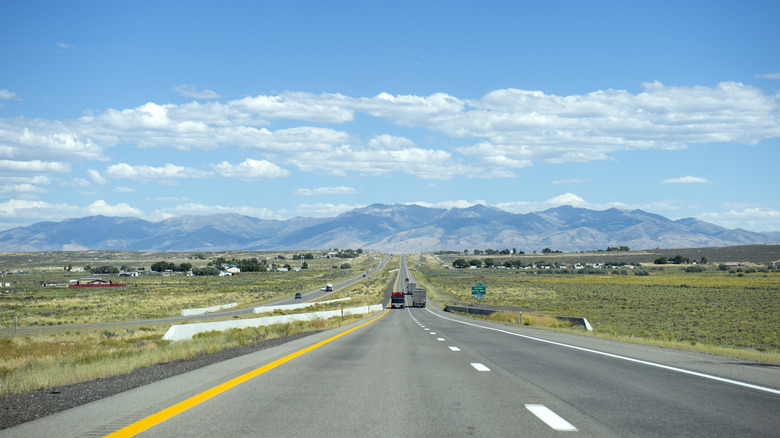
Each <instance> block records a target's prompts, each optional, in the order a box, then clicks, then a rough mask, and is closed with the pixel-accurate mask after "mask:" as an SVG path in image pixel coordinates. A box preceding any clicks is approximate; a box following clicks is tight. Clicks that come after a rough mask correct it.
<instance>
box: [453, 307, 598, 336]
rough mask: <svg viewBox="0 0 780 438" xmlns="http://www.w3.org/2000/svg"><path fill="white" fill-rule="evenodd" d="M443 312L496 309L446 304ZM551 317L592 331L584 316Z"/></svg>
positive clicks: (476, 312) (477, 312)
mask: <svg viewBox="0 0 780 438" xmlns="http://www.w3.org/2000/svg"><path fill="white" fill-rule="evenodd" d="M444 311H445V312H461V313H467V314H473V315H492V314H494V313H496V312H498V310H492V309H477V308H474V307H466V306H451V305H449V304H448V305H446V306H445V307H444ZM553 318H555V319H557V320H559V321H568V322H570V323H572V325H578V326H581V327H584V328H585V329H586V330H588V331H589V332H592V331H593V327H591V326H590V323H589V322H588V320H587V319H585V318H573V317H570V316H553Z"/></svg>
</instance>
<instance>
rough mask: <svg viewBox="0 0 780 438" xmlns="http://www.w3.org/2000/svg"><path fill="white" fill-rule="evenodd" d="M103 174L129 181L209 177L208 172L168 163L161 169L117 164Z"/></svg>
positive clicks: (109, 167)
mask: <svg viewBox="0 0 780 438" xmlns="http://www.w3.org/2000/svg"><path fill="white" fill-rule="evenodd" d="M104 174H105V176H107V177H109V178H114V179H131V180H136V181H149V180H171V179H181V178H204V177H207V176H210V175H211V174H210V173H208V172H203V171H200V170H197V169H193V168H190V167H184V166H177V165H175V164H170V163H168V164H166V165H165V166H162V167H153V166H146V165H141V166H133V165H130V164H127V163H119V164H113V165H111V166H108V168H106V171H105V172H104Z"/></svg>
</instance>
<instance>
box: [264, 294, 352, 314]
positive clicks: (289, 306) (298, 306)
mask: <svg viewBox="0 0 780 438" xmlns="http://www.w3.org/2000/svg"><path fill="white" fill-rule="evenodd" d="M351 299H352V297H346V298H337V299H335V300H328V301H318V302H314V303H300V304H279V305H277V306H260V307H255V308H254V309H253V310H252V313H268V312H273V311H274V310H277V309H279V310H292V309H303V308H305V307H311V306H316V305H317V304H326V303H335V302H338V301H349V300H351Z"/></svg>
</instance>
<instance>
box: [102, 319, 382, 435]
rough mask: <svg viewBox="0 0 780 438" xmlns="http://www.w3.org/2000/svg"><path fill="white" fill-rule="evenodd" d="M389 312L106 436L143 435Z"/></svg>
mask: <svg viewBox="0 0 780 438" xmlns="http://www.w3.org/2000/svg"><path fill="white" fill-rule="evenodd" d="M387 312H388V310H385V311H384V312H383V313H382V314H381V315H379V316H378V317H376V318H374V319H372V320H371V321H368V322H366V323H364V324H361V325H359V326H357V327H353V328H351V329H349V330H347V331H344V332H341V333H339V334H338V335H336V336H333V337H330V338H328V339H325V340H324V341H321V342H318V343H316V344H314V345H311V346H309V347H306V348H304V349H302V350H298V351H296V352H295V353H292V354H289V355H287V356H285V357H283V358H281V359H277V360H275V361H273V362H271V363H269V364H267V365H264V366H262V367H260V368H257V369H255V370H253V371H250V372H248V373H246V374H243V375H241V376H238V377H236V378H234V379H232V380H228V381H227V382H225V383H222V384H220V385H217V386H215V387H213V388H211V389H209V390H206V391H204V392H201V393H200V394H197V395H195V396H193V397H190V398H188V399H186V400H184V401H182V402H179V403H177V404H175V405H173V406H171V407H169V408H166V409H163V410H162V411H159V412H157V413H155V414H152V415H150V416H148V417H146V418H144V419H142V420H140V421H137V422H135V423H133V424H131V425H129V426H126V427H124V428H122V429H119V430H117V431H116V432H113V433H111V434H109V435H106V438H109V437H110V438H120V437H131V436H135V435H137V434H139V433H141V432H143V431H145V430H147V429H149V428H152V427H154V426H156V425H158V424H160V423H162V422H163V421H165V420H168V419H169V418H172V417H174V416H176V415H178V414H180V413H182V412H184V411H186V410H188V409H190V408H192V407H194V406H197V405H199V404H200V403H203V402H204V401H206V400H208V399H210V398H212V397H214V396H216V395H219V394H221V393H223V392H225V391H227V390H228V389H230V388H233V387H235V386H238V385H240V384H241V383H244V382H246V381H247V380H250V379H252V378H253V377H257V376H259V375H261V374H263V373H265V372H266V371H270V370H272V369H274V368H276V367H278V366H279V365H282V364H283V363H285V362H288V361H290V360H292V359H295V358H296V357H298V356H301V355H303V354H305V353H308V352H309V351H312V350H314V349H315V348H319V347H321V346H323V345H325V344H327V343H329V342H331V341H335V340H336V339H338V338H340V337H342V336H344V335H346V334H347V333H351V332H353V331H355V330H357V329H359V328H361V327H365V326H367V325H368V324H371V323H372V322H374V321H376V320H378V319H380V318H382V317H383V316H385V315H387Z"/></svg>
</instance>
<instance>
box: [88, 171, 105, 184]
mask: <svg viewBox="0 0 780 438" xmlns="http://www.w3.org/2000/svg"><path fill="white" fill-rule="evenodd" d="M87 175H89V179H90V180H92V182H93V183H95V184H98V185H101V186H103V185H106V184H108V181H107V180H106V179H105V178H103V177H102V176H101V175H100V172H98V171H97V170H95V169H87Z"/></svg>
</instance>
